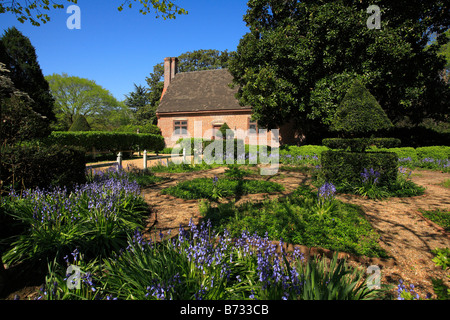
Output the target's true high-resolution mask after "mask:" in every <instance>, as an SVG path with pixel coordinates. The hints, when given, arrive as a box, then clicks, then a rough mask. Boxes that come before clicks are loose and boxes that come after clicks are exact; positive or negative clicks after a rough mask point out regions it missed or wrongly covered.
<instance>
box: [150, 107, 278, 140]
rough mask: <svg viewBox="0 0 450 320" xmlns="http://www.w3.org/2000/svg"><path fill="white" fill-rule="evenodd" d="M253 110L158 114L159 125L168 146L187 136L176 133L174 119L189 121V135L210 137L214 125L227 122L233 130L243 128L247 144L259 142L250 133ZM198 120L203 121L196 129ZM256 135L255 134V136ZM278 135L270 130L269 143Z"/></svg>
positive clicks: (217, 125)
mask: <svg viewBox="0 0 450 320" xmlns="http://www.w3.org/2000/svg"><path fill="white" fill-rule="evenodd" d="M250 116H251V110H244V111H241V110H240V111H231V112H230V111H228V112H198V113H194V114H192V113H189V114H182V113H178V114H158V127H159V128H160V129H161V133H162V135H163V137H164V139H165V142H166V146H167V147H173V146H174V145H175V143H176V141H177V140H178V139H180V138H183V137H187V136H183V135H174V134H173V133H174V121H186V120H187V122H188V124H187V125H188V133H189V137H195V138H208V139H210V138H211V137H212V133H213V127H214V126H216V128H219V127H220V125H222V124H223V123H226V124H227V125H228V126H229V127H230V129H232V130H237V131H238V130H242V132H243V133H244V134H245V136H244V141H245V143H246V144H257V143H258V140H257V139H252V137H250V136H249V135H248V129H249V119H250ZM196 122H199V123H201V129H200V126H198V127H197V128H196V129H195V128H194V125H195V123H196ZM199 123H197V125H198V124H199ZM194 133H195V134H194ZM253 137H254V136H253ZM275 138H276V137H275V136H274V135H273V134H272V133H271V132H269V133H268V134H267V144H268V145H272V143H271V139H275Z"/></svg>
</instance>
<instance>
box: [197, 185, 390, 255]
mask: <svg viewBox="0 0 450 320" xmlns="http://www.w3.org/2000/svg"><path fill="white" fill-rule="evenodd" d="M317 200H318V196H317V194H316V193H314V192H312V190H311V189H310V188H309V187H308V186H304V185H301V186H299V188H298V189H297V190H296V191H295V192H294V193H293V194H292V195H290V196H289V197H287V198H278V199H274V200H264V201H263V202H260V203H254V202H246V203H243V204H242V205H240V206H236V205H235V204H234V202H227V203H221V204H218V205H217V206H214V207H213V206H211V205H210V204H209V203H208V202H203V203H202V204H201V206H200V213H201V214H202V216H203V217H204V218H205V219H210V220H211V222H212V224H213V226H214V227H215V231H216V232H218V233H219V234H221V233H222V232H225V230H227V231H226V232H227V233H229V234H230V237H235V236H238V235H239V234H240V233H241V232H242V230H246V232H248V233H249V234H257V235H260V236H267V237H268V239H270V240H278V239H281V238H282V239H283V241H284V242H286V243H292V244H302V245H305V246H308V247H322V248H326V249H330V250H336V251H342V252H350V253H355V254H358V255H367V256H376V257H386V256H387V254H386V253H385V252H384V251H383V249H382V248H381V247H380V246H379V244H378V239H379V235H377V233H376V232H375V231H374V230H373V228H372V226H371V225H370V223H369V222H368V221H367V220H365V218H364V217H363V215H362V214H361V211H360V210H359V209H358V208H357V207H356V206H354V205H350V204H345V203H342V202H340V201H337V200H334V201H333V206H332V207H331V209H330V210H328V212H326V213H323V214H320V206H317V203H318V201H317ZM266 232H267V233H266Z"/></svg>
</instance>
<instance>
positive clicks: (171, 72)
mask: <svg viewBox="0 0 450 320" xmlns="http://www.w3.org/2000/svg"><path fill="white" fill-rule="evenodd" d="M177 68H178V58H176V57H167V58H164V89H163V92H162V94H161V99H162V97H163V96H164V94H165V93H166V90H167V87H169V85H170V83H171V82H172V80H173V78H174V77H175V75H176V74H177V71H178V70H177Z"/></svg>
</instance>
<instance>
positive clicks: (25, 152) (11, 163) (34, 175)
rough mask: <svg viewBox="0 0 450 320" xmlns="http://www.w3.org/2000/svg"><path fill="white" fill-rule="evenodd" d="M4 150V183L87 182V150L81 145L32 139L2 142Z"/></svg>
mask: <svg viewBox="0 0 450 320" xmlns="http://www.w3.org/2000/svg"><path fill="white" fill-rule="evenodd" d="M0 152H1V154H2V158H1V164H0V175H1V180H2V181H3V187H9V186H12V187H13V188H14V189H15V190H24V189H28V188H35V187H39V188H48V187H52V186H67V187H70V186H72V185H74V184H81V183H84V182H86V174H85V172H86V159H85V151H84V150H82V149H81V148H78V147H73V146H71V147H67V146H59V145H50V146H47V145H42V144H41V145H38V144H33V143H28V144H25V145H21V146H2V147H1V148H0Z"/></svg>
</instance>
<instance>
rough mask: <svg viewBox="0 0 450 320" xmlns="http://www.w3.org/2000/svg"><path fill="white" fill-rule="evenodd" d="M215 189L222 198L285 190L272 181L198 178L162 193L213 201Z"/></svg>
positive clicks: (183, 182) (182, 197)
mask: <svg viewBox="0 0 450 320" xmlns="http://www.w3.org/2000/svg"><path fill="white" fill-rule="evenodd" d="M214 188H216V195H218V193H217V191H220V198H222V197H233V196H241V195H245V194H253V193H270V192H280V191H283V190H284V187H283V186H282V185H280V184H278V183H275V182H272V181H264V180H235V179H208V178H196V179H193V180H186V181H182V182H179V183H178V184H177V185H176V186H173V187H168V188H166V189H163V190H161V193H162V194H170V195H172V196H174V197H177V198H181V199H211V197H212V195H213V191H214ZM217 198H218V197H215V199H214V200H216V199H217Z"/></svg>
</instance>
